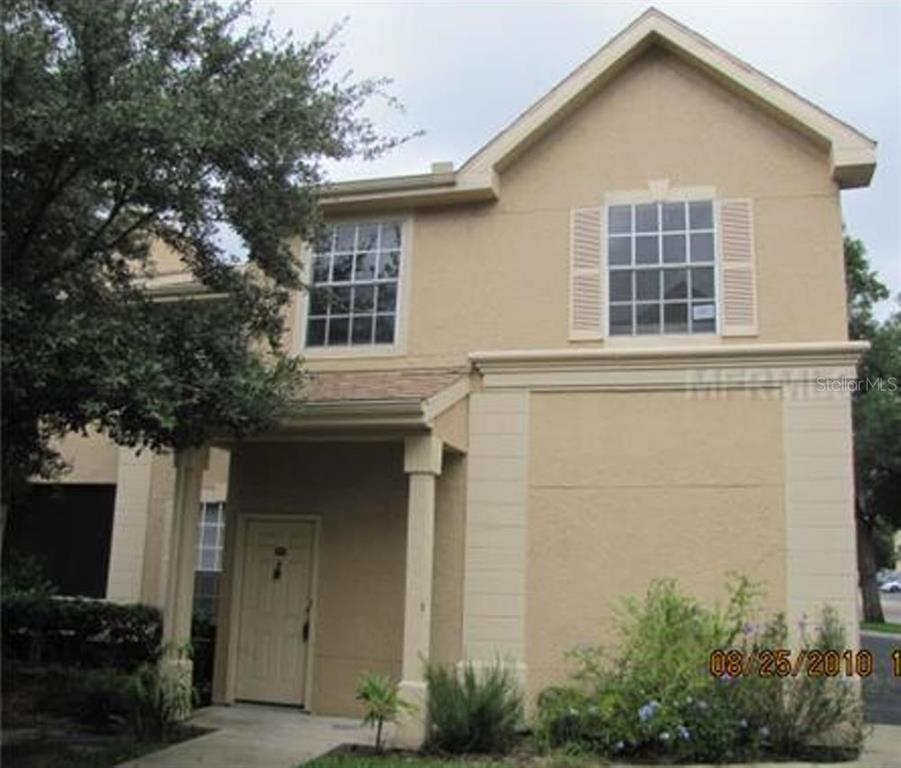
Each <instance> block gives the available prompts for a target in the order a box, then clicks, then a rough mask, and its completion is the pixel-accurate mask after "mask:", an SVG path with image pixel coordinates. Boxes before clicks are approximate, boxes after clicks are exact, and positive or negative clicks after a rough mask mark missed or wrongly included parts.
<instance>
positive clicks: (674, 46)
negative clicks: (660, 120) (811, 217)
mask: <svg viewBox="0 0 901 768" xmlns="http://www.w3.org/2000/svg"><path fill="white" fill-rule="evenodd" d="M654 45H657V46H661V47H662V48H664V49H665V50H667V51H669V52H670V53H672V54H674V55H676V56H677V57H679V58H681V59H682V60H684V61H686V62H688V63H690V64H691V65H693V66H696V67H698V68H699V69H700V70H701V71H703V72H705V73H707V74H708V75H709V76H710V77H712V78H713V79H714V80H715V81H717V82H718V83H719V84H721V85H722V86H724V87H726V88H727V89H729V90H731V91H733V92H735V93H737V94H739V95H740V96H742V97H743V98H746V99H747V100H748V101H749V102H751V103H752V104H754V105H756V106H757V107H759V108H761V109H764V110H765V111H767V112H769V113H770V114H771V115H773V116H774V117H775V118H776V119H778V120H779V121H781V122H783V123H784V124H786V125H788V126H790V127H792V128H793V129H795V130H798V131H800V132H802V133H803V134H805V135H807V136H808V137H810V138H811V139H813V140H814V141H816V142H818V143H819V144H821V145H822V146H823V147H825V148H827V149H828V151H829V157H830V163H831V173H832V178H833V179H834V180H835V182H836V183H837V184H838V185H839V186H840V187H842V188H849V187H864V186H867V185H868V184H869V183H870V179H871V178H872V176H873V172H874V170H875V168H876V142H875V141H874V140H873V139H870V138H869V137H867V136H865V135H864V134H862V133H861V132H860V131H858V130H856V129H855V128H853V127H852V126H850V125H848V124H847V123H844V122H842V121H841V120H839V119H838V118H837V117H834V116H833V115H830V114H829V113H828V112H826V111H825V110H823V109H821V108H820V107H818V106H816V105H815V104H813V103H812V102H810V101H808V100H807V99H805V98H803V97H802V96H799V95H798V94H796V93H795V92H794V91H792V90H790V89H788V88H786V87H785V86H783V85H780V84H779V83H777V82H776V81H775V80H773V79H772V78H770V77H768V76H767V75H765V74H763V73H762V72H759V71H758V70H756V69H754V68H753V67H752V66H750V65H749V64H746V63H745V62H743V61H742V60H741V59H738V58H737V57H735V56H733V55H732V54H730V53H728V52H727V51H725V50H723V49H722V48H720V47H718V46H716V45H714V44H713V43H712V42H710V41H709V40H708V39H707V38H705V37H703V36H702V35H700V34H698V33H697V32H694V31H693V30H691V29H689V28H688V27H686V26H684V25H682V24H680V23H679V22H677V21H675V20H674V19H672V18H670V17H669V16H667V15H666V14H664V13H662V12H660V11H658V10H657V9H656V8H650V9H649V10H647V11H645V13H643V14H642V15H641V16H639V17H638V18H637V19H636V20H635V21H634V22H632V24H630V25H629V26H628V27H626V28H625V29H624V30H623V31H622V32H620V33H619V34H618V35H617V36H616V37H614V38H613V39H612V40H610V41H609V42H608V43H607V44H606V45H605V46H604V47H603V48H601V49H600V50H599V51H598V52H597V53H595V54H594V55H593V56H592V57H591V58H589V59H588V60H587V61H586V62H584V63H583V64H582V65H581V66H579V67H578V68H577V69H576V70H575V71H573V72H572V73H571V74H570V75H568V76H567V77H566V78H565V79H564V80H562V81H561V82H560V83H559V84H558V85H556V86H555V87H554V88H552V89H551V90H550V91H549V92H548V93H547V94H545V95H544V96H543V97H542V98H540V99H539V100H538V101H537V102H535V104H533V105H532V106H531V107H529V108H528V109H527V110H526V111H525V112H523V113H522V114H521V115H520V116H519V117H517V118H516V119H515V120H514V121H513V122H512V123H511V124H510V125H508V126H507V127H506V128H504V129H503V130H502V131H501V132H500V133H498V134H497V135H496V136H494V138H492V139H491V140H490V141H489V142H488V143H487V144H485V146H483V147H482V148H481V149H480V150H478V151H477V152H476V153H475V154H474V155H473V156H472V157H470V158H469V159H468V160H467V161H466V162H465V163H464V164H463V166H462V167H461V168H460V169H459V170H458V171H453V170H452V169H449V168H447V167H446V165H447V164H445V163H438V164H435V165H434V166H433V168H432V172H431V173H428V174H420V175H415V176H397V177H390V178H384V179H364V180H360V181H347V182H339V183H336V184H330V185H326V186H325V187H324V188H323V189H322V190H321V202H322V203H323V205H324V207H325V208H326V209H327V210H330V211H331V212H333V213H351V212H360V211H371V210H381V209H384V208H398V207H411V208H415V207H424V206H432V205H452V204H455V203H471V202H478V201H488V200H494V199H497V197H498V196H499V194H500V183H499V179H498V173H499V172H500V171H502V170H503V169H504V168H505V167H506V166H508V165H509V164H510V163H511V162H513V160H515V159H516V157H518V156H519V155H520V154H522V153H523V152H524V151H525V150H527V149H528V148H529V147H530V146H531V145H532V144H533V143H534V142H535V141H536V140H537V139H539V138H540V137H541V136H543V135H544V134H545V133H547V132H548V131H549V130H550V129H551V128H553V127H554V126H555V125H557V124H559V122H560V121H562V120H564V119H565V118H566V117H567V116H568V115H570V114H571V113H572V112H573V111H574V110H576V109H577V108H578V107H579V106H580V105H582V104H583V103H584V102H585V101H587V100H588V99H589V98H590V97H591V96H592V95H594V94H595V93H596V92H597V91H598V89H600V88H601V87H603V85H604V84H605V83H607V82H609V81H610V80H611V79H612V78H614V77H616V75H617V74H618V73H619V72H621V71H622V70H623V69H624V68H625V67H627V66H628V65H629V64H630V63H631V62H632V61H634V60H635V59H636V58H638V57H639V56H640V55H641V54H642V53H643V52H644V51H646V50H648V48H650V47H651V46H654Z"/></svg>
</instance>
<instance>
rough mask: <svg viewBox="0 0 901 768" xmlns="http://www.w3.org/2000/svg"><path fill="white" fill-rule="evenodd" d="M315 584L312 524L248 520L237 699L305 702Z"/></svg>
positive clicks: (305, 522)
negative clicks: (310, 622)
mask: <svg viewBox="0 0 901 768" xmlns="http://www.w3.org/2000/svg"><path fill="white" fill-rule="evenodd" d="M312 586H313V523H311V522H307V521H301V520H291V519H290V518H286V519H285V520H249V521H248V522H247V536H246V538H245V545H244V572H243V576H242V588H241V615H240V626H239V631H238V636H239V640H238V670H237V671H238V674H237V690H236V698H239V699H249V700H251V701H268V702H273V703H278V704H297V705H303V704H304V703H305V702H304V691H305V690H306V671H307V649H308V645H309V643H308V640H309V629H310V627H309V621H310V615H311V610H310V609H311V607H312V597H313V591H312Z"/></svg>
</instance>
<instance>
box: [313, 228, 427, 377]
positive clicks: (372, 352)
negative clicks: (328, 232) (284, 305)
mask: <svg viewBox="0 0 901 768" xmlns="http://www.w3.org/2000/svg"><path fill="white" fill-rule="evenodd" d="M385 221H397V222H399V223H400V264H399V265H398V279H397V309H396V313H395V326H394V341H393V342H392V343H390V344H384V343H383V344H357V345H354V344H347V345H346V346H333V347H330V346H327V345H323V346H318V347H309V346H307V331H308V326H309V323H308V319H309V312H310V291H309V290H303V291H302V292H301V300H300V301H299V302H298V305H299V317H298V324H299V327H298V330H299V332H298V334H297V337H298V339H299V341H300V343H299V349H298V350H297V352H298V354H301V355H303V356H304V357H305V358H306V359H308V360H315V359H331V358H365V357H392V356H399V355H403V354H405V353H406V349H407V322H408V317H409V290H410V289H409V286H410V279H411V270H412V267H411V265H412V261H413V260H412V258H411V256H410V254H411V252H412V241H413V217H412V216H411V215H410V214H409V213H404V214H394V215H392V214H382V215H379V216H352V217H342V218H336V219H330V220H329V222H328V224H329V225H338V224H372V223H378V222H385ZM302 254H303V262H304V281H305V282H306V284H307V285H312V280H313V256H314V255H315V252H314V250H313V249H312V248H311V247H310V245H309V244H304V247H303V250H302Z"/></svg>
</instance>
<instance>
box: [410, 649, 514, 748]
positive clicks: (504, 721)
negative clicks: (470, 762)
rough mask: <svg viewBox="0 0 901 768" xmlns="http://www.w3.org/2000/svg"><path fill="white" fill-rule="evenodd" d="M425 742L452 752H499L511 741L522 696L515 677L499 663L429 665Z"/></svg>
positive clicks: (512, 742)
mask: <svg viewBox="0 0 901 768" xmlns="http://www.w3.org/2000/svg"><path fill="white" fill-rule="evenodd" d="M426 681H427V683H428V713H429V722H430V728H429V731H430V732H429V738H428V746H429V747H431V748H433V749H437V750H439V751H442V752H451V753H454V754H465V753H488V754H504V753H506V752H509V751H510V749H512V747H513V746H514V744H515V742H516V729H517V727H518V726H519V724H520V722H521V720H522V696H521V695H520V692H519V686H518V684H517V681H516V677H515V675H514V674H513V672H512V671H511V670H510V668H509V667H507V666H505V665H503V664H502V663H500V662H496V663H495V664H493V665H492V666H490V667H488V668H486V669H484V670H481V671H476V669H475V667H473V665H472V664H469V663H468V664H466V665H465V666H464V667H463V669H462V671H461V672H460V673H457V672H454V671H450V670H448V669H445V668H444V667H440V666H435V665H430V666H428V667H427V669H426Z"/></svg>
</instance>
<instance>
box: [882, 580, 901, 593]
mask: <svg viewBox="0 0 901 768" xmlns="http://www.w3.org/2000/svg"><path fill="white" fill-rule="evenodd" d="M879 589H880V591H882V592H901V580H898V579H893V580H892V581H887V582H885V583H884V584H883V585H882V586H881V587H879Z"/></svg>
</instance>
